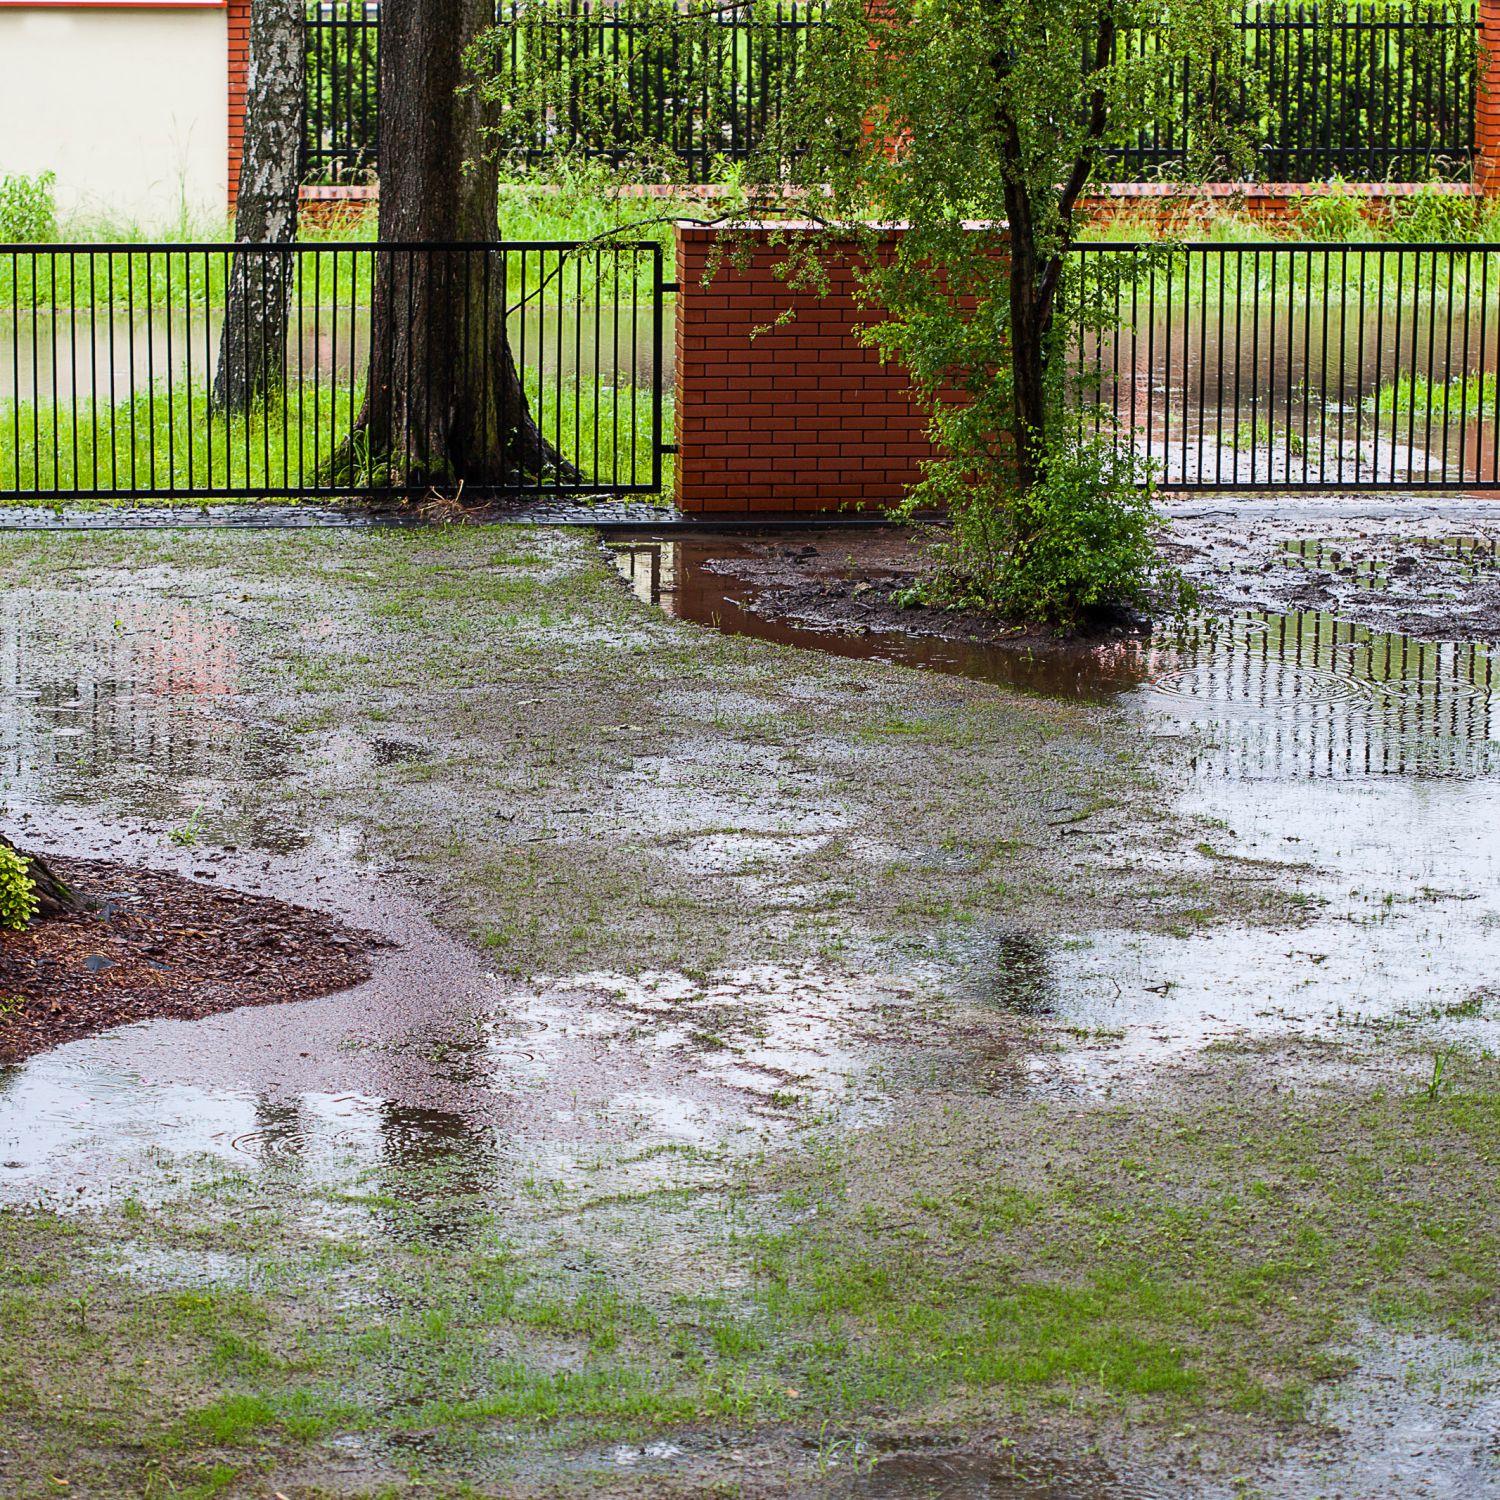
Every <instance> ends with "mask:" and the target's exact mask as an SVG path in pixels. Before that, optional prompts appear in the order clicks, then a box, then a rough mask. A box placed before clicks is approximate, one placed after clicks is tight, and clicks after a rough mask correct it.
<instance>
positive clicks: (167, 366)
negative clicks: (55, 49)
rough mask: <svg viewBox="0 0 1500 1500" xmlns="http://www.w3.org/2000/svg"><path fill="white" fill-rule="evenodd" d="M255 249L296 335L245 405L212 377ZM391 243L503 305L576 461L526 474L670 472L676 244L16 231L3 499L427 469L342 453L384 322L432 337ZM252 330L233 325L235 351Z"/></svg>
mask: <svg viewBox="0 0 1500 1500" xmlns="http://www.w3.org/2000/svg"><path fill="white" fill-rule="evenodd" d="M236 257H238V258H239V259H240V274H241V276H242V277H243V276H247V275H248V276H249V277H250V278H251V279H252V280H253V281H255V283H256V284H257V285H259V286H262V287H264V286H265V285H268V284H269V285H273V286H275V287H277V288H279V289H280V291H279V294H278V295H280V296H284V298H285V303H284V305H285V308H286V325H285V326H286V337H285V339H284V340H282V341H281V342H280V344H279V345H278V347H276V348H274V349H270V350H267V348H266V347H264V346H262V347H260V350H259V353H258V355H257V356H256V357H257V358H258V359H259V361H260V364H261V366H262V367H261V368H258V369H257V370H256V371H255V372H254V374H255V376H256V377H257V378H256V390H257V393H258V394H257V398H256V399H255V400H254V401H253V402H251V403H250V404H248V405H247V406H246V407H245V408H244V409H230V410H226V409H225V407H224V405H223V404H222V403H221V402H218V401H216V400H215V397H214V389H213V388H214V383H215V377H216V373H217V370H218V367H219V362H220V359H221V347H225V346H224V337H225V329H224V323H225V307H226V302H227V300H228V298H227V291H228V287H229V283H230V278H231V275H232V274H233V272H234V266H235V261H236ZM383 257H384V258H385V259H386V262H387V264H388V265H389V266H395V265H396V264H397V263H398V262H399V261H402V260H405V261H406V262H408V263H411V262H415V261H416V260H418V259H419V258H426V259H427V260H429V261H433V262H437V263H438V264H437V266H434V267H432V270H433V272H434V274H435V273H436V272H437V271H438V270H439V269H441V271H442V274H443V275H444V276H445V277H447V279H448V283H449V284H450V285H454V286H457V287H458V288H460V291H459V293H458V295H460V296H461V297H462V298H463V299H464V302H463V308H462V317H463V318H464V320H465V323H466V325H467V320H468V319H470V318H472V319H473V320H474V322H475V325H476V326H482V325H481V320H483V322H484V323H489V322H490V320H491V317H492V314H493V312H494V310H495V308H496V307H497V305H498V308H499V310H500V312H501V315H502V316H503V320H504V326H505V329H506V335H507V338H506V341H505V342H506V343H507V344H508V348H509V353H510V357H511V358H512V359H513V361H514V364H515V368H516V371H517V373H518V375H519V378H520V386H521V389H522V390H523V391H524V396H525V402H526V407H527V409H528V411H529V413H530V415H531V417H532V418H533V419H534V420H535V421H536V423H537V425H538V426H539V427H540V429H541V431H542V433H543V435H544V436H545V437H546V439H547V440H548V441H549V442H550V443H551V444H552V445H553V446H554V447H555V448H556V450H557V451H558V452H559V453H560V454H561V455H562V457H563V458H564V459H566V460H567V462H568V464H569V466H570V470H569V471H564V472H551V473H532V474H524V473H522V474H518V475H517V478H516V481H515V483H513V484H512V483H507V485H506V486H505V488H506V490H507V491H516V490H521V491H525V490H531V491H533V492H545V493H549V494H558V493H564V494H566V493H573V494H591V495H600V494H603V495H649V494H656V493H658V492H659V491H660V490H661V488H662V483H663V466H664V457H665V455H667V454H668V453H670V451H671V445H670V444H669V443H668V442H667V441H666V436H667V434H668V432H669V429H670V424H671V410H670V396H669V392H670V389H671V384H670V382H671V367H670V357H671V350H672V339H671V337H670V335H669V329H668V323H669V320H670V318H671V316H672V311H673V309H672V305H671V302H670V293H671V291H672V290H673V288H672V287H671V286H670V284H669V283H667V282H665V281H664V280H663V277H662V247H661V246H660V245H658V244H654V243H630V244H625V243H620V244H613V243H603V244H599V243H595V244H575V243H566V242H555V243H498V244H494V245H389V244H386V245H377V244H374V243H352V244H351V243H337V244H336V243H326V244H325V243H317V242H310V243H299V244H296V245H269V246H268V245H254V246H232V245H224V244H204V245H64V246H32V245H24V246H19V245H12V246H0V503H3V502H4V501H6V500H27V501H36V500H41V501H54V502H62V501H67V500H73V499H85V498H91V499H143V500H149V499H173V498H177V499H181V498H189V497H202V498H204V499H210V498H214V497H220V498H241V497H262V496H264V497H304V496H309V497H310V496H331V495H347V494H350V493H351V492H353V493H361V494H379V493H392V494H401V493H409V492H410V491H411V490H412V489H415V488H421V487H423V486H415V485H405V484H403V483H401V482H400V481H399V480H396V479H392V478H391V477H389V472H388V471H387V472H386V473H384V474H383V473H382V469H381V466H380V465H378V464H370V465H368V466H367V467H366V469H365V471H364V472H362V473H361V475H360V477H359V478H358V480H357V481H354V482H351V478H350V474H349V472H348V466H347V465H340V464H336V463H334V462H333V460H334V456H335V454H336V453H339V452H341V450H343V449H344V448H345V447H346V446H347V440H348V438H349V436H350V433H351V430H352V429H353V427H354V425H355V421H356V418H357V417H358V415H359V413H360V411H361V409H362V407H363V404H364V393H365V382H366V377H367V368H368V363H369V356H370V348H371V341H372V338H378V337H380V336H381V335H382V331H383V330H385V331H387V332H388V333H389V332H390V331H392V330H393V329H394V327H395V325H396V324H397V323H398V322H400V321H401V320H406V325H407V326H408V327H411V326H415V333H414V336H415V337H417V338H420V336H421V334H420V310H419V309H415V308H412V307H410V306H403V305H400V304H399V300H398V301H397V302H396V303H394V304H393V302H392V299H391V298H385V299H383V301H377V298H376V286H377V265H378V263H379V262H380V260H381V258H383ZM408 269H409V264H408ZM254 343H255V341H253V340H239V341H238V342H234V341H232V342H231V343H230V344H229V345H228V346H227V347H228V348H229V350H230V356H229V357H230V358H231V359H232V358H236V357H240V356H239V355H237V354H236V353H235V350H236V349H243V348H248V347H254ZM480 357H481V359H482V360H488V359H490V358H493V359H495V360H497V361H498V360H501V359H503V358H504V350H503V349H502V348H498V347H497V348H495V349H493V350H490V351H487V352H485V353H483V354H482V355H481V356H480ZM492 375H493V372H492V371H488V370H484V369H473V370H468V369H466V370H465V377H466V378H470V379H480V380H483V379H489V378H492ZM395 458H396V460H397V462H396V464H395V465H394V466H393V467H394V468H395V470H396V471H397V472H399V470H400V462H399V460H400V458H401V455H399V454H398V455H395Z"/></svg>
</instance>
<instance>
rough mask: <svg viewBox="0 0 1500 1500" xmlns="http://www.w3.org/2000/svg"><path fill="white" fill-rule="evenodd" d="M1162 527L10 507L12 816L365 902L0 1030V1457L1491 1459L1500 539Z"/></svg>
mask: <svg viewBox="0 0 1500 1500" xmlns="http://www.w3.org/2000/svg"><path fill="white" fill-rule="evenodd" d="M1172 544H1173V546H1174V547H1176V548H1179V549H1180V550H1181V554H1182V556H1183V557H1184V558H1185V559H1187V563H1186V565H1187V566H1188V567H1189V569H1190V571H1191V572H1192V573H1193V574H1194V576H1195V577H1197V578H1199V580H1200V582H1201V583H1202V585H1203V600H1202V605H1201V609H1200V612H1199V613H1198V614H1196V615H1194V616H1193V617H1192V618H1190V619H1186V620H1183V621H1180V622H1173V623H1170V624H1165V625H1159V626H1158V627H1157V628H1156V629H1155V630H1153V631H1150V632H1146V631H1144V630H1142V629H1139V628H1136V627H1126V626H1121V627H1119V628H1115V629H1112V630H1111V631H1109V632H1107V633H1105V634H1104V635H1102V636H1101V637H1100V638H1099V639H1098V640H1097V641H1095V642H1092V643H1089V644H1086V645H1084V646H1082V647H1080V646H1077V645H1073V644H1063V643H1056V642H1049V641H1047V640H1045V639H1042V638H1039V637H1025V638H1014V637H1013V638H1009V639H1001V638H997V637H996V636H995V635H994V634H993V633H991V634H990V635H985V634H984V632H982V631H978V630H973V631H967V630H966V629H965V627H964V625H963V622H958V623H957V625H955V622H953V621H946V620H942V619H938V618H935V617H934V616H933V614H932V612H923V611H898V610H895V609H893V608H891V607H890V606H889V605H888V597H887V596H888V595H889V593H890V591H891V588H892V587H893V586H894V584H895V583H896V582H897V581H899V579H900V578H901V577H903V576H906V575H908V574H909V572H910V569H911V568H912V567H913V566H914V559H913V554H912V550H911V545H910V542H909V539H907V538H904V537H901V536H898V535H894V534H882V533H874V534H870V533H860V534H855V533H852V532H847V531H845V532H834V533H829V534H827V535H816V534H814V535H811V536H807V535H801V536H797V537H795V538H787V537H773V536H772V537H766V536H762V537H756V536H746V537H729V538H726V537H714V538H708V537H694V536H692V535H691V534H676V533H674V534H673V535H671V536H641V537H635V538H625V539H621V540H618V541H613V542H611V543H610V545H609V548H608V549H607V550H606V549H605V548H604V547H603V546H601V544H600V543H599V542H598V541H596V540H594V539H593V538H591V537H589V536H587V535H583V534H571V535H570V534H566V533H563V532H559V531H546V530H542V529H527V528H503V527H476V528H457V529H454V530H451V531H445V532H441V533H438V532H421V531H411V532H402V533H388V534H372V533H369V532H358V533H356V532H344V533H334V532H321V533H317V532H296V533H293V532H288V533H283V534H279V535H276V534H263V535H260V536H241V535H225V534H204V533H197V534H192V533H188V532H171V531H158V532H156V533H151V534H138V535H126V534H120V533H115V534H110V533H91V534H81V535H73V536H62V535H56V536H50V537H49V536H31V535H21V534H12V535H10V536H8V537H6V538H4V539H0V577H3V578H4V583H5V589H4V593H3V596H0V786H3V788H4V791H3V798H4V811H5V828H6V831H7V833H9V834H10V835H11V836H12V837H14V838H16V839H17V841H18V842H20V843H21V844H23V845H26V846H31V847H35V848H39V849H42V850H50V851H54V852H57V853H69V852H71V853H76V854H84V853H86V854H88V855H90V856H92V857H102V858H108V859H111V860H115V861H117V862H119V863H120V864H123V865H146V866H150V867H152V868H158V869H169V870H173V871H177V872H179V873H181V874H183V875H185V876H188V877H189V878H193V879H197V880H201V881H208V882H212V883H215V884H216V885H219V886H224V887H230V888H233V889H237V890H244V891H247V892H255V893H264V894H268V895H274V896H278V897H280V898H282V899H286V900H291V901H295V902H298V903H301V904H304V905H309V906H312V907H314V908H316V909H317V910H319V911H323V912H327V913H328V914H330V915H332V916H336V917H338V918H340V919H341V920H343V921H345V922H347V923H348V924H350V925H351V926H352V927H356V928H359V929H362V930H366V931H370V932H373V933H375V934H376V935H377V936H378V937H379V938H380V939H381V940H382V941H383V942H384V943H385V944H386V945H387V946H385V947H383V948H380V949H378V950H377V951H376V953H375V956H374V964H375V971H374V974H373V977H372V978H371V979H370V980H369V981H368V982H367V983H366V984H363V985H361V986H359V987H357V988H355V989H352V990H347V991H344V992H342V993H337V994H332V995H328V996H325V997H323V998H321V999H313V1000H308V1001H305V1002H300V1003H297V1004H292V1005H283V1006H260V1007H250V1008H243V1009H236V1010H226V1011H223V1012H221V1013H219V1014H216V1015H210V1016H207V1017H204V1018H202V1019H199V1020H193V1021H174V1020H156V1021H147V1022H144V1023H141V1024H137V1025H133V1026H128V1027H123V1028H117V1029H114V1030H111V1031H106V1032H103V1033H101V1034H99V1035H97V1036H94V1037H90V1038H86V1039H84V1040H80V1041H74V1042H70V1043H68V1044H66V1045H63V1046H60V1047H57V1048H54V1049H52V1050H50V1051H46V1052H42V1053H39V1054H37V1055H35V1056H33V1057H31V1058H30V1059H28V1060H27V1061H25V1062H22V1063H19V1064H16V1065H14V1066H10V1067H4V1068H0V1270H3V1277H4V1279H3V1281H0V1296H3V1298H4V1301H5V1309H6V1316H5V1318H4V1319H3V1320H0V1369H3V1371H4V1372H5V1377H6V1383H7V1390H8V1391H9V1392H10V1393H11V1394H10V1395H9V1396H8V1397H7V1400H6V1401H5V1402H4V1403H3V1404H0V1477H3V1478H4V1480H5V1484H6V1487H7V1492H8V1493H14V1494H16V1495H31V1494H56V1493H89V1494H99V1495H107V1494H127V1493H138V1492H149V1490H148V1488H147V1487H148V1486H151V1485H155V1486H157V1487H158V1488H159V1489H160V1491H161V1492H163V1493H170V1492H171V1490H172V1489H173V1488H175V1489H177V1490H178V1491H179V1492H182V1493H192V1492H198V1493H210V1492H214V1493H224V1494H235V1495H238V1494H244V1495H247V1496H248V1495H260V1494H266V1493H271V1492H276V1493H280V1494H284V1495H286V1496H288V1497H293V1496H301V1495H308V1496H311V1495H315V1494H316V1495H332V1494H337V1495H349V1496H354V1495H375V1494H381V1495H406V1494H411V1495H416V1494H419V1493H432V1492H437V1493H460V1492H464V1489H465V1487H468V1488H469V1492H473V1493H482V1494H506V1495H512V1494H525V1495H532V1494H535V1495H560V1494H566V1495H570V1496H571V1495H575V1494H592V1493H598V1494H609V1495H626V1494H629V1495H652V1496H656V1495H699V1494H704V1493H714V1492H724V1493H738V1494H742V1495H750V1496H758V1495H765V1496H770V1495H790V1494H798V1495H801V1494H810V1495H827V1496H835V1495H837V1496H861V1497H871V1500H873V1497H882V1500H884V1497H894V1500H904V1497H907V1496H913V1497H915V1496H919V1495H920V1496H930V1495H948V1496H955V1497H964V1500H969V1497H973V1500H991V1497H1017V1500H1020V1497H1025V1500H1043V1497H1047V1500H1051V1497H1068V1500H1158V1497H1160V1500H1176V1497H1199V1496H1202V1497H1218V1496H1226V1497H1227V1496H1245V1495H1265V1496H1272V1495H1274V1496H1278V1497H1280V1496H1296V1497H1306V1500H1312V1497H1314V1496H1332V1495H1340V1494H1342V1495H1348V1496H1356V1495H1357V1496H1360V1497H1376V1496H1391V1497H1395V1496H1401V1497H1405V1496H1407V1495H1410V1494H1414V1493H1424V1494H1432V1495H1452V1496H1455V1497H1457V1496H1477V1495H1485V1494H1492V1493H1500V1450H1497V1448H1496V1445H1495V1431H1496V1422H1497V1419H1500V1364H1497V1361H1496V1354H1495V1349H1496V1345H1495V1336H1496V1330H1495V1326H1494V1272H1495V1266H1496V1264H1497V1263H1500V1261H1497V1256H1496V1254H1495V1251H1496V1248H1497V1246H1500V1224H1497V1222H1496V1219H1495V1199H1494V1192H1493V1186H1494V1164H1495V1161H1496V1159H1497V1157H1496V1151H1497V1139H1500V1138H1497V1133H1496V1132H1497V1115H1496V1110H1495V1099H1496V1094H1495V1082H1496V1079H1495V1061H1494V1059H1495V1056H1496V1048H1497V1044H1500V989H1497V974H1496V964H1495V957H1494V955H1495V952H1496V946H1497V945H1496V937H1497V929H1500V704H1497V703H1496V700H1495V693H1496V689H1497V683H1496V681H1495V675H1496V674H1495V672H1494V669H1493V665H1492V661H1493V650H1494V649H1495V647H1496V636H1495V635H1494V634H1491V633H1489V631H1488V626H1487V621H1488V619H1489V616H1488V614H1487V613H1486V610H1487V609H1488V607H1489V606H1488V603H1487V601H1488V600H1489V599H1490V595H1491V591H1492V589H1493V580H1495V579H1496V572H1497V570H1496V564H1495V531H1494V529H1493V528H1487V527H1486V525H1485V524H1483V523H1475V522H1474V521H1472V520H1471V519H1468V518H1465V519H1464V520H1463V521H1462V522H1461V523H1455V522H1454V521H1452V520H1445V519H1444V518H1442V517H1440V516H1437V517H1434V516H1429V517H1426V518H1424V519H1421V520H1414V521H1410V522H1406V523H1403V524H1402V525H1401V526H1399V527H1398V526H1392V525H1381V524H1379V523H1378V522H1376V523H1371V522H1369V521H1368V520H1367V519H1363V518H1356V517H1353V516H1351V515H1349V514H1347V513H1343V514H1340V513H1327V514H1321V515H1313V516H1302V517H1300V518H1295V517H1293V518H1288V517H1281V518H1279V519H1278V518H1268V517H1266V516H1265V515H1262V516H1261V517H1260V518H1259V519H1254V518H1251V517H1249V516H1247V515H1245V514H1241V515H1239V516H1234V515H1227V514H1220V513H1215V514H1214V515H1199V516H1185V517H1182V518H1180V519H1179V520H1178V522H1177V523H1176V525H1175V527H1174V530H1173V533H1172ZM622 575H623V577H622ZM1460 585H1462V586H1460ZM0 1024H3V1022H0ZM64 1481H65V1482H66V1483H65V1484H63V1482H64ZM194 1487H196V1491H195V1488H194Z"/></svg>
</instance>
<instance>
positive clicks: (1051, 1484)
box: [842, 1449, 1180, 1500]
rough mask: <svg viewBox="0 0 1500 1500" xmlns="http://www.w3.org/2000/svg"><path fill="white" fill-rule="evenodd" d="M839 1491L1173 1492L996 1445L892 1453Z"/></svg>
mask: <svg viewBox="0 0 1500 1500" xmlns="http://www.w3.org/2000/svg"><path fill="white" fill-rule="evenodd" d="M842 1493H844V1494H847V1495H849V1496H851V1497H853V1500H1163V1497H1165V1496H1166V1495H1167V1494H1168V1493H1172V1492H1170V1491H1167V1490H1163V1489H1158V1488H1156V1487H1155V1486H1154V1485H1151V1484H1148V1483H1146V1482H1144V1481H1141V1480H1139V1479H1133V1478H1122V1477H1121V1476H1120V1475H1118V1474H1116V1473H1115V1472H1114V1471H1113V1470H1111V1469H1110V1468H1109V1467H1108V1466H1106V1465H1105V1464H1103V1463H1091V1462H1088V1461H1083V1462H1080V1461H1079V1460H1077V1459H1049V1458H1045V1457H1039V1456H1037V1455H1035V1454H1030V1453H1025V1452H1019V1451H1016V1450H1012V1449H1001V1450H1000V1451H999V1452H975V1451H972V1450H964V1451H961V1452H949V1453H941V1452H922V1451H918V1452H912V1453H897V1454H892V1455H891V1456H890V1457H888V1458H881V1459H878V1460H877V1461H876V1462H875V1463H874V1464H873V1465H872V1466H871V1467H870V1469H869V1470H868V1472H867V1473H866V1474H864V1475H862V1476H861V1477H859V1478H858V1479H856V1480H855V1481H854V1482H853V1484H852V1485H851V1486H850V1487H849V1488H848V1489H846V1490H844V1491H842ZM1179 1493H1180V1492H1179Z"/></svg>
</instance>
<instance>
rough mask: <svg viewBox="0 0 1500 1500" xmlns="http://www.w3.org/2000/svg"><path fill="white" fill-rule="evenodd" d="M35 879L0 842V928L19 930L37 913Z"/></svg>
mask: <svg viewBox="0 0 1500 1500" xmlns="http://www.w3.org/2000/svg"><path fill="white" fill-rule="evenodd" d="M37 905H38V903H37V895H36V882H35V881H34V880H33V879H32V878H31V873H30V868H29V867H28V865H27V863H26V861H25V859H24V858H22V856H21V855H19V854H17V853H16V851H15V850H14V849H12V848H11V847H10V846H9V845H8V844H0V930H5V929H9V930H10V931H12V932H19V931H20V930H21V928H23V927H26V926H29V925H30V923H31V920H32V918H33V917H35V916H36V913H37Z"/></svg>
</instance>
